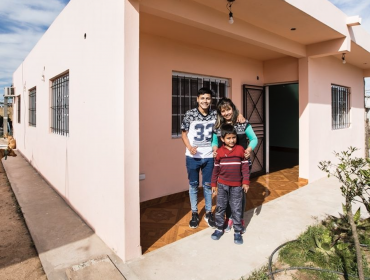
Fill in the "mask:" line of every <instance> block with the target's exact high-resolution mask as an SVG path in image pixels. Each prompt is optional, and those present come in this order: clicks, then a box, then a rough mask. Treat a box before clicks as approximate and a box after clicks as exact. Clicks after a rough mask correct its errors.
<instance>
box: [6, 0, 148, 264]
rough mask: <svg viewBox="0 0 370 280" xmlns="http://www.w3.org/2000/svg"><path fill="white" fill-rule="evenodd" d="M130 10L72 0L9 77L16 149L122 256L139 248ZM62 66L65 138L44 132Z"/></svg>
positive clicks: (134, 46)
mask: <svg viewBox="0 0 370 280" xmlns="http://www.w3.org/2000/svg"><path fill="white" fill-rule="evenodd" d="M136 8H137V7H133V5H132V4H131V2H130V1H128V0H125V1H119V0H112V1H105V2H101V1H89V0H80V1H71V2H70V3H69V4H68V5H67V6H66V8H65V9H64V10H63V12H62V13H61V14H60V15H59V16H58V18H57V19H56V20H55V22H54V23H53V24H52V25H51V27H50V28H49V29H48V30H47V32H46V33H45V34H44V36H43V37H42V38H41V40H40V41H39V42H38V43H37V45H36V46H35V48H34V49H33V50H32V51H31V53H30V54H29V55H28V56H27V58H26V59H25V60H24V62H23V64H22V65H21V66H20V67H19V68H18V69H17V71H16V72H15V73H14V76H13V82H14V85H15V87H16V91H17V94H21V100H22V102H21V104H22V110H21V112H22V116H21V123H20V124H18V123H17V122H13V125H14V132H15V138H16V139H17V148H18V149H19V150H20V151H21V152H22V154H24V155H25V157H26V158H27V159H28V160H29V161H30V162H31V164H32V165H33V166H34V167H35V168H36V169H37V170H38V171H39V172H40V173H41V174H42V175H43V176H44V177H45V178H47V180H48V181H49V182H50V183H51V185H52V186H53V187H54V188H55V189H56V190H57V191H58V192H59V193H60V194H61V196H62V197H64V198H65V200H66V201H67V202H68V203H69V204H70V205H71V206H72V207H73V208H74V209H75V211H76V212H77V213H78V214H79V215H80V216H81V217H82V218H83V219H84V220H85V221H86V222H87V223H88V224H89V225H90V226H91V227H92V229H93V230H94V231H95V232H96V233H97V234H98V235H99V236H100V237H101V238H102V239H103V240H104V242H105V243H106V244H107V245H108V246H109V247H110V248H111V249H112V250H113V251H115V252H116V253H117V254H118V255H119V256H120V257H121V258H122V259H123V260H126V259H132V258H134V257H137V256H139V255H140V254H141V249H140V225H139V223H140V218H139V217H140V216H139V215H140V210H139V191H138V189H139V180H138V174H139V144H138V139H139V121H138V117H139V114H138V111H139V97H138V96H139V87H138V85H139V70H138V60H139V51H138V49H139V14H138V10H137V9H136ZM84 34H86V39H85V38H84ZM44 68H45V71H43V69H44ZM66 70H69V92H70V95H69V100H70V103H69V104H70V109H69V110H70V114H69V124H70V135H69V136H68V137H65V136H61V135H57V134H54V133H51V131H50V94H51V93H50V82H49V81H50V79H52V78H53V77H55V76H57V75H59V74H60V73H62V72H65V71H66ZM42 73H44V75H45V81H42V80H41V74H42ZM35 86H36V91H37V112H36V114H37V125H36V127H31V126H29V125H28V90H29V89H30V88H32V87H35ZM126 135H130V137H125V136H126ZM128 225H129V226H128Z"/></svg>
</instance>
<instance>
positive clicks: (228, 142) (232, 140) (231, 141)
mask: <svg viewBox="0 0 370 280" xmlns="http://www.w3.org/2000/svg"><path fill="white" fill-rule="evenodd" d="M221 140H222V142H224V144H225V146H226V147H229V148H232V147H234V146H235V145H236V135H235V134H226V135H225V137H223V138H222V137H221Z"/></svg>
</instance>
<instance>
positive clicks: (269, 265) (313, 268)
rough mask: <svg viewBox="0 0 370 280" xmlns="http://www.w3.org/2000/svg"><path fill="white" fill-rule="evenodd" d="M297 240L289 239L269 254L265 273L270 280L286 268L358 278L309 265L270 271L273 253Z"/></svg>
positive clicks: (365, 245)
mask: <svg viewBox="0 0 370 280" xmlns="http://www.w3.org/2000/svg"><path fill="white" fill-rule="evenodd" d="M296 241H298V239H295V240H291V241H288V242H285V243H283V244H281V245H280V246H279V247H277V248H276V249H275V250H274V251H273V252H272V254H271V256H270V257H269V264H268V270H269V273H268V274H267V276H270V277H271V280H275V277H274V274H277V273H279V272H284V271H287V270H304V269H305V270H315V271H321V272H330V273H334V274H338V275H343V276H349V277H354V278H358V276H357V275H353V274H345V273H342V272H339V271H335V270H328V269H322V268H317V267H310V266H293V267H288V268H284V269H278V270H274V271H272V258H273V256H274V254H275V253H276V252H277V251H278V250H279V249H280V248H281V247H284V246H285V245H287V244H289V243H293V242H296ZM360 245H361V246H363V247H369V245H367V244H360ZM365 279H366V280H370V278H365Z"/></svg>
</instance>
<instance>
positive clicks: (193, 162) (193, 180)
mask: <svg viewBox="0 0 370 280" xmlns="http://www.w3.org/2000/svg"><path fill="white" fill-rule="evenodd" d="M186 169H187V171H188V179H189V197H190V205H191V211H192V212H198V187H199V171H202V185H203V194H204V199H205V202H206V212H210V211H212V188H211V178H212V171H213V158H192V157H188V156H187V157H186Z"/></svg>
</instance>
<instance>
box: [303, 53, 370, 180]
mask: <svg viewBox="0 0 370 280" xmlns="http://www.w3.org/2000/svg"><path fill="white" fill-rule="evenodd" d="M307 74H308V75H307V80H308V83H307V84H300V98H301V96H302V95H305V94H306V93H308V96H307V99H308V102H309V103H308V104H305V105H304V104H303V102H302V108H300V110H301V109H302V113H303V114H302V115H303V116H304V118H303V119H301V121H300V126H302V127H300V131H302V130H306V132H304V133H301V134H300V149H301V151H302V152H301V153H300V156H301V155H304V158H305V159H306V160H305V161H306V163H302V164H301V160H300V176H301V177H304V178H308V179H309V181H314V180H317V179H319V178H321V177H323V176H324V173H323V172H322V171H320V170H319V169H318V168H317V165H318V163H319V161H322V160H334V155H333V151H334V150H335V151H337V152H340V151H343V150H346V149H347V148H348V147H349V146H354V147H357V148H359V149H360V151H358V152H357V156H364V152H365V151H364V149H365V146H364V135H365V131H364V82H363V76H362V70H361V69H358V68H356V67H354V66H351V65H349V64H348V63H347V64H343V63H342V62H341V60H339V59H336V58H334V57H324V58H311V59H308V73H307ZM300 77H301V75H300ZM303 78H304V77H302V79H303ZM300 81H301V80H300ZM331 84H337V85H341V86H345V87H349V88H350V90H351V96H350V102H351V111H350V118H351V125H350V127H349V128H345V129H338V130H333V129H332V123H331ZM302 115H301V118H302ZM307 117H308V121H305V122H304V121H303V120H304V119H305V118H307ZM306 164H307V165H306Z"/></svg>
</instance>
